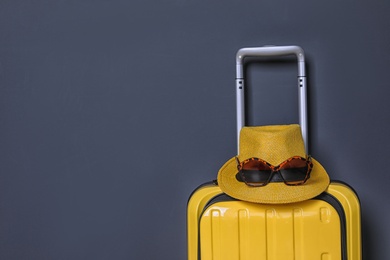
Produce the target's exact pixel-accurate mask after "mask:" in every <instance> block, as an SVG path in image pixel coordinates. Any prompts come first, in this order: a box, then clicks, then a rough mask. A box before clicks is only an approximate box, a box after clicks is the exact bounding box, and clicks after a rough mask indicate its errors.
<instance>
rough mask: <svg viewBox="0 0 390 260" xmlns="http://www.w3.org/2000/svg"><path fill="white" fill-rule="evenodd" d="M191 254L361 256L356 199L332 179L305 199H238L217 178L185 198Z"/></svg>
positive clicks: (216, 256) (245, 257)
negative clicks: (268, 201)
mask: <svg viewBox="0 0 390 260" xmlns="http://www.w3.org/2000/svg"><path fill="white" fill-rule="evenodd" d="M187 223H188V259H189V260H195V259H197V260H199V259H202V260H205V259H212V260H219V259H221V260H222V259H223V260H229V259H234V260H238V259H240V260H249V259H251V260H254V259H262V260H263V259H264V260H265V259H267V260H271V259H272V260H276V259H277V260H282V259H283V260H289V259H291V260H292V259H310V260H311V259H321V260H325V259H326V260H330V259H332V260H335V259H341V260H346V259H349V260H351V259H352V260H360V259H361V230H360V203H359V199H358V197H357V195H356V193H355V192H354V191H353V189H351V188H350V187H349V186H348V185H346V184H344V183H341V182H332V183H331V184H330V185H329V188H328V189H327V191H326V192H324V193H323V194H321V195H320V196H318V197H316V198H313V199H311V200H308V201H303V202H297V203H290V204H280V205H277V204H276V205H275V204H273V205H271V204H258V203H250V202H244V201H238V200H236V199H233V198H231V197H229V196H227V195H226V194H224V193H223V192H222V191H221V190H220V189H219V187H218V185H216V184H215V183H211V182H210V183H206V184H205V185H202V186H200V187H199V188H197V189H196V190H195V191H194V193H193V194H192V195H191V197H190V199H189V201H188V214H187Z"/></svg>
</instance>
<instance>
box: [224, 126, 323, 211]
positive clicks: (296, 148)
mask: <svg viewBox="0 0 390 260" xmlns="http://www.w3.org/2000/svg"><path fill="white" fill-rule="evenodd" d="M239 142H240V145H239V154H238V155H237V158H238V159H239V161H240V162H241V161H243V160H245V159H248V158H251V157H256V158H260V159H263V160H265V161H267V162H268V163H270V164H272V165H275V166H276V165H279V164H280V163H282V162H283V161H285V160H286V159H288V158H290V157H293V156H301V157H304V158H305V157H306V156H307V155H306V153H305V147H304V142H303V139H302V134H301V129H300V126H299V125H296V124H293V125H271V126H256V127H243V128H242V129H241V132H240V141H239ZM312 163H313V168H312V171H311V173H310V178H309V179H308V180H307V181H306V183H304V184H302V185H297V186H288V185H286V184H285V183H284V182H283V181H280V180H279V181H273V179H275V178H272V179H271V182H270V183H268V184H267V185H265V186H262V187H251V186H248V185H246V184H245V183H244V182H243V181H240V180H239V179H238V178H237V176H236V175H237V173H238V170H237V162H236V158H235V157H233V158H231V159H230V160H229V161H227V162H226V163H225V164H224V165H223V166H222V168H221V169H220V170H219V172H218V184H219V186H220V188H221V190H222V191H223V192H225V193H226V194H228V195H229V196H231V197H233V198H236V199H239V200H244V201H249V202H257V203H269V204H277V203H291V202H298V201H303V200H307V199H310V198H313V197H315V196H317V195H319V194H320V193H322V192H323V191H325V190H326V189H327V187H328V185H329V182H330V180H329V176H328V174H327V173H326V171H325V169H324V167H322V165H321V164H320V163H319V162H318V161H316V160H315V159H313V158H312ZM275 175H276V174H274V176H273V177H275Z"/></svg>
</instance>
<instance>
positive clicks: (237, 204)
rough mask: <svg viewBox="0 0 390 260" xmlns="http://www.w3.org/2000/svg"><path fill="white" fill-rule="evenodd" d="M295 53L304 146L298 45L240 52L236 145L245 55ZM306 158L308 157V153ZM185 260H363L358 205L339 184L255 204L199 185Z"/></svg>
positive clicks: (241, 116)
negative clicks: (312, 194) (299, 197)
mask: <svg viewBox="0 0 390 260" xmlns="http://www.w3.org/2000/svg"><path fill="white" fill-rule="evenodd" d="M284 55H296V57H297V61H298V64H297V65H298V91H299V95H298V96H299V124H300V126H301V130H302V137H303V140H304V143H305V147H306V151H307V148H308V145H307V141H308V127H307V126H308V124H307V102H306V99H307V96H306V74H305V60H304V53H303V50H302V49H301V48H300V47H299V46H267V47H259V48H243V49H240V50H239V51H238V52H237V55H236V65H237V70H236V73H237V74H236V99H237V104H236V105H237V141H238V144H239V132H240V130H241V128H242V127H243V126H244V125H245V98H244V96H245V95H244V89H245V86H244V85H245V84H244V74H245V73H244V66H243V60H244V58H245V57H272V56H284ZM307 154H309V153H308V152H307ZM187 211H188V212H187V233H188V260H317V259H318V260H361V229H360V202H359V199H358V197H357V195H356V193H355V192H354V191H353V189H351V188H350V187H349V186H348V185H346V184H344V183H342V182H335V181H333V182H331V184H330V185H329V187H328V189H327V190H326V191H325V192H323V193H322V194H321V195H319V196H318V197H316V198H313V199H310V200H307V201H302V202H297V203H290V204H279V205H277V204H272V205H270V204H257V203H250V202H244V201H238V200H236V199H233V198H231V197H229V196H227V195H226V194H224V193H223V192H222V191H221V190H220V188H219V187H218V185H217V183H216V182H209V183H206V184H204V185H201V186H200V187H198V188H197V189H195V191H194V192H193V193H192V195H191V196H190V198H189V201H188V205H187Z"/></svg>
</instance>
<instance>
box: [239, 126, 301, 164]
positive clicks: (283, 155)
mask: <svg viewBox="0 0 390 260" xmlns="http://www.w3.org/2000/svg"><path fill="white" fill-rule="evenodd" d="M239 147H240V148H239V155H238V158H239V159H240V161H241V160H245V159H248V158H251V157H257V158H261V159H263V160H265V161H267V162H269V163H271V164H273V165H278V164H280V163H281V162H283V161H284V160H286V159H288V158H290V157H292V156H302V157H305V156H306V152H305V145H304V141H303V138H302V132H301V128H300V126H299V125H297V124H292V125H270V126H255V127H243V128H242V129H241V132H240V146H239Z"/></svg>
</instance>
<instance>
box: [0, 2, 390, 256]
mask: <svg viewBox="0 0 390 260" xmlns="http://www.w3.org/2000/svg"><path fill="white" fill-rule="evenodd" d="M389 12H390V2H389V1H384V0H374V1H369V0H365V1H362V0H357V1H333V0H328V1H304V0H297V1H287V0H276V1H275V0H272V1H268V0H264V1H253V0H248V1H237V0H225V1H202V0H199V1H184V0H165V1H157V0H155V1H154V0H152V1H121V0H111V1H103V0H98V1H89V0H77V1H76V0H75V1H71V0H69V1H67V0H54V1H45V0H36V1H28V0H12V1H11V0H3V1H1V2H0V259H18V260H20V259H31V260H32V259H74V260H77V259H185V258H186V246H187V245H186V203H187V198H188V196H189V195H190V193H191V192H192V190H193V189H194V188H195V187H197V186H198V185H199V184H201V183H203V182H206V181H208V180H211V179H213V178H215V177H216V175H217V171H218V169H219V168H220V167H221V165H222V164H223V163H224V162H225V161H227V160H228V159H229V158H231V157H232V156H234V155H235V153H236V143H235V134H236V133H235V91H234V77H235V53H236V51H237V50H238V49H239V48H241V47H255V46H262V45H265V44H274V45H289V44H295V45H300V46H301V47H302V48H303V49H304V50H305V52H306V57H307V63H308V64H307V69H308V81H309V82H308V83H309V86H308V87H309V98H310V133H311V136H310V140H311V147H310V148H311V154H312V155H313V156H314V157H315V158H316V159H317V160H319V161H320V162H321V163H322V164H323V165H324V166H325V168H326V169H327V171H328V173H329V175H330V176H331V177H332V178H333V179H340V180H343V181H345V182H347V183H349V184H351V185H352V186H353V187H354V188H355V189H356V191H357V192H358V194H359V195H360V199H361V203H362V208H363V210H362V217H363V223H362V225H363V232H364V238H363V239H364V242H363V247H364V257H365V259H371V260H375V259H377V260H382V259H388V258H389V255H390V248H389V246H388V245H389V244H390V237H389V233H390V225H388V219H389V218H390V209H389V204H388V197H389V196H390V189H389V182H390V174H388V172H387V171H388V167H387V164H386V163H387V162H388V161H389V155H390V145H389V138H388V135H389V132H390V122H389V108H390V103H389V96H390V86H389V72H388V70H389V66H390V33H389V28H390V18H389ZM263 69H264V70H263ZM263 72H265V74H264V73H263ZM262 73H263V74H262ZM294 73H295V67H294V65H293V63H288V64H287V65H283V64H280V63H275V64H272V66H270V67H269V68H268V67H267V68H265V67H264V66H262V65H253V66H252V65H251V66H250V67H248V76H249V79H250V80H249V84H250V85H251V86H252V88H250V91H251V93H252V94H251V97H254V100H253V99H249V103H250V104H249V107H250V109H252V111H253V112H250V115H249V118H250V121H251V123H253V124H270V123H279V122H280V123H290V122H296V120H297V119H296V118H297V117H296V104H297V103H296V99H295V96H294V95H296V93H295V88H294V87H295V80H296V79H295V77H294V76H293V75H294ZM263 75H270V77H263ZM284 75H286V78H284ZM290 76H291V77H294V78H293V79H292V81H291V80H290ZM264 80H265V81H264ZM271 80H275V81H272V82H271ZM291 82H292V84H293V86H294V87H291V86H290V85H289V84H290V83H291ZM261 83H263V85H262V86H261V87H257V84H261ZM285 85H286V86H287V87H286V86H285ZM266 87H269V88H266ZM274 97H280V98H281V99H280V100H279V99H277V98H274ZM270 101H271V102H270ZM267 102H268V103H267Z"/></svg>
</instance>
